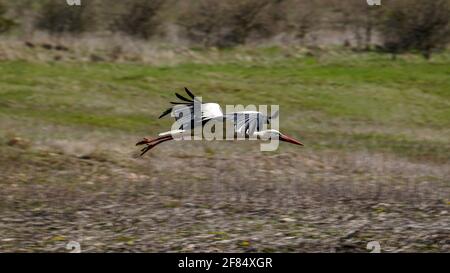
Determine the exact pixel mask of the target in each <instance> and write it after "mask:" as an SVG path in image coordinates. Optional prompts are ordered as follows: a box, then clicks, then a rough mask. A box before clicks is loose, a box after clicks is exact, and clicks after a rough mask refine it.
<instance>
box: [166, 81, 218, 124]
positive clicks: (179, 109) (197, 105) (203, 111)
mask: <svg viewBox="0 0 450 273" xmlns="http://www.w3.org/2000/svg"><path fill="white" fill-rule="evenodd" d="M184 90H185V91H186V93H187V95H188V96H189V98H186V97H183V96H182V95H180V94H178V93H175V95H176V96H177V98H179V99H180V100H181V102H171V103H172V104H173V106H172V107H171V108H169V109H167V110H166V111H164V112H163V113H162V114H161V116H159V118H162V117H164V116H166V115H168V114H171V116H172V117H174V118H175V120H176V121H177V123H178V125H179V129H182V130H187V129H190V128H194V127H195V126H199V125H201V124H203V123H204V122H206V121H207V120H210V119H212V118H216V117H221V116H223V113H222V109H221V108H220V105H219V104H217V103H202V102H201V101H200V100H198V99H197V98H196V97H195V95H194V94H193V93H192V92H191V91H190V90H189V89H187V88H186V87H185V88H184Z"/></svg>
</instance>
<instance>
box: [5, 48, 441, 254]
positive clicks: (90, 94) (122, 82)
mask: <svg viewBox="0 0 450 273" xmlns="http://www.w3.org/2000/svg"><path fill="white" fill-rule="evenodd" d="M186 56H188V57H186ZM449 64H450V58H449V56H448V54H441V55H439V56H437V57H435V59H434V60H432V61H429V62H426V61H424V60H422V59H421V58H419V57H418V56H414V55H409V56H404V57H402V58H400V59H399V60H397V61H391V60H390V58H389V56H387V55H380V54H377V53H360V54H355V53H351V52H345V51H338V52H334V53H333V52H330V53H321V54H305V53H304V52H300V51H298V52H297V51H296V50H293V49H290V50H283V49H280V48H261V49H252V50H250V49H236V50H226V51H195V50H194V51H189V54H182V56H181V55H180V59H179V60H178V61H177V62H171V64H170V65H165V64H164V63H161V64H154V65H150V64H142V63H130V62H128V63H126V62H118V63H109V62H83V61H53V62H41V61H29V60H28V61H26V60H9V61H3V62H0V178H1V180H0V181H1V182H0V183H2V185H1V187H0V197H1V198H0V211H1V213H0V214H1V217H2V221H1V223H0V226H1V229H2V230H3V231H2V234H1V235H0V236H1V237H0V250H1V251H66V250H65V248H64V246H65V244H66V243H67V242H68V241H70V240H78V241H79V242H80V243H81V245H82V249H83V250H85V251H268V252H272V251H276V252H279V251H338V252H339V251H367V250H366V249H365V247H366V243H367V242H369V241H373V240H378V241H380V242H381V244H382V251H449V250H450V249H449V239H448V234H449V232H450V230H449V225H448V220H449V216H448V208H449V204H450V203H449V199H448V197H449V193H450V192H449V179H448V178H449V177H450V170H449V167H448V163H449V159H450V158H449V155H450V140H449V135H450V65H449ZM184 86H187V87H189V88H190V89H191V90H193V91H194V93H195V94H196V95H199V96H202V97H203V100H204V101H211V102H218V103H220V104H222V105H226V104H232V105H235V104H244V105H246V104H256V105H259V104H277V105H279V106H280V112H281V114H280V127H281V130H282V131H284V132H286V133H287V134H289V135H292V136H295V137H296V138H298V139H300V140H302V141H303V142H304V143H305V144H306V146H305V147H304V148H297V147H295V146H294V147H293V146H289V145H283V144H282V145H281V147H280V149H279V150H278V151H276V152H271V153H262V152H260V151H259V147H258V144H256V143H209V142H198V141H196V142H192V143H184V142H176V143H172V144H168V143H166V144H162V145H161V146H158V147H157V148H155V149H154V150H152V151H151V152H150V153H149V154H148V155H146V156H145V157H143V158H138V157H137V156H136V155H137V152H138V149H136V147H135V146H134V143H135V142H136V141H137V140H139V139H140V138H142V137H144V136H155V135H157V133H158V132H162V131H167V130H168V129H169V128H170V125H171V121H170V120H169V119H162V120H158V119H157V117H158V116H159V114H160V113H161V112H162V111H163V110H164V109H166V107H167V106H168V105H169V104H168V102H169V101H171V100H173V98H174V95H173V93H174V91H181V90H182V87H184Z"/></svg>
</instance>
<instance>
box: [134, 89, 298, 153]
mask: <svg viewBox="0 0 450 273" xmlns="http://www.w3.org/2000/svg"><path fill="white" fill-rule="evenodd" d="M184 90H185V91H186V93H187V95H188V96H189V97H190V98H186V97H183V96H182V95H180V94H178V93H175V95H176V96H177V98H179V99H180V100H181V102H171V104H173V106H172V107H170V108H169V109H167V110H166V111H164V112H163V113H162V114H161V115H160V116H159V118H162V117H164V116H166V115H168V114H171V115H172V116H174V117H175V120H176V121H177V124H178V125H180V126H179V129H176V130H171V131H168V132H164V133H160V134H159V136H158V137H157V138H154V139H148V138H144V139H143V140H141V141H139V142H138V143H136V146H138V145H146V146H145V147H144V148H143V149H142V150H141V152H142V153H141V156H142V155H143V154H145V153H146V152H148V151H149V150H150V149H152V148H153V147H155V146H156V145H158V144H161V143H163V142H165V141H169V140H173V139H174V137H180V136H184V135H190V134H193V131H194V130H193V128H195V127H198V126H201V127H203V126H205V124H207V123H208V122H210V121H223V122H231V123H232V124H233V127H234V139H238V137H239V136H243V137H244V138H251V137H253V138H256V139H260V140H261V139H264V140H271V139H279V140H281V141H285V142H289V143H292V144H296V145H301V146H303V143H301V142H300V141H298V140H296V139H294V138H292V137H289V136H287V135H285V134H282V133H280V132H279V131H278V130H275V129H268V130H262V129H263V125H264V124H270V121H271V119H273V118H276V116H278V112H276V113H275V114H273V115H272V116H266V115H264V114H263V113H261V112H258V111H241V112H234V113H226V114H224V113H223V112H222V108H221V107H220V105H219V104H217V103H202V102H201V101H200V100H198V99H197V97H195V96H194V94H192V92H191V91H190V90H189V89H187V88H186V87H185V88H184ZM195 104H197V105H199V106H200V111H199V112H198V113H195V107H194V105H195ZM186 113H187V115H186Z"/></svg>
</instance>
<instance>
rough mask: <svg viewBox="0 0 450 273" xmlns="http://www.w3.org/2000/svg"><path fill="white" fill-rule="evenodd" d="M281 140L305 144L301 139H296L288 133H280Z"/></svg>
mask: <svg viewBox="0 0 450 273" xmlns="http://www.w3.org/2000/svg"><path fill="white" fill-rule="evenodd" d="M280 140H281V141H285V142H289V143H292V144H297V145H300V146H304V145H303V143H301V142H300V141H298V140H296V139H294V138H292V137H290V136H287V135H280Z"/></svg>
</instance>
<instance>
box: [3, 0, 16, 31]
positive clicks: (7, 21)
mask: <svg viewBox="0 0 450 273" xmlns="http://www.w3.org/2000/svg"><path fill="white" fill-rule="evenodd" d="M5 13H6V9H5V6H4V5H3V4H2V3H0V33H3V32H7V31H8V30H10V29H11V28H12V27H13V26H14V25H15V22H14V21H13V20H11V19H8V18H6V17H5Z"/></svg>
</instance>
